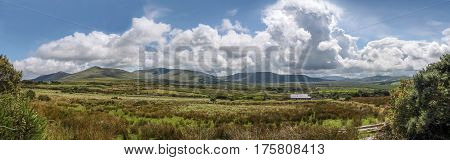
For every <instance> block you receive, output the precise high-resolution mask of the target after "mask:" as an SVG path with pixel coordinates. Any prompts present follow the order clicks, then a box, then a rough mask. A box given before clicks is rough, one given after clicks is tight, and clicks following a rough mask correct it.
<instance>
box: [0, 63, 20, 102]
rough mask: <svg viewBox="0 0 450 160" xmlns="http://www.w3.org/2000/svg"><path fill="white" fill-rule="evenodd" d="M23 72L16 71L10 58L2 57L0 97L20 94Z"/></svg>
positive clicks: (0, 65)
mask: <svg viewBox="0 0 450 160" xmlns="http://www.w3.org/2000/svg"><path fill="white" fill-rule="evenodd" d="M21 79H22V72H20V71H16V70H15V69H14V66H13V65H12V64H11V63H10V62H9V60H8V58H6V56H4V55H0V95H2V94H18V93H19V91H20V81H21Z"/></svg>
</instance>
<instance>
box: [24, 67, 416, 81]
mask: <svg viewBox="0 0 450 160" xmlns="http://www.w3.org/2000/svg"><path fill="white" fill-rule="evenodd" d="M138 78H139V79H145V80H147V81H167V82H178V83H217V82H220V81H222V82H234V83H295V82H327V81H328V82H330V81H346V82H390V81H398V80H400V79H405V78H407V77H390V76H374V77H366V78H361V79H350V78H345V77H339V76H328V77H320V78H314V77H309V76H306V75H280V74H275V73H271V72H255V73H237V74H233V75H229V76H223V77H217V76H213V75H210V74H207V73H203V72H198V71H191V70H182V69H167V68H155V69H148V70H137V71H134V72H128V71H125V70H121V69H113V68H101V67H92V68H89V69H87V70H84V71H81V72H78V73H74V74H69V73H65V72H57V73H53V74H49V75H43V76H39V77H37V78H35V79H33V80H32V81H34V82H50V81H60V82H86V81H124V80H125V81H126V80H136V79H138Z"/></svg>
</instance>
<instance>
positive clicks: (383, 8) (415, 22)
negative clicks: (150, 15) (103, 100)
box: [0, 0, 450, 60]
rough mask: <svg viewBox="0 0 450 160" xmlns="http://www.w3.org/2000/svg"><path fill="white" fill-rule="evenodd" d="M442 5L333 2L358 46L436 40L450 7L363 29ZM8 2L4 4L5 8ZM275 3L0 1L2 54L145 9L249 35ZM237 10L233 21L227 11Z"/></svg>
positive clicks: (105, 27)
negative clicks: (237, 25)
mask: <svg viewBox="0 0 450 160" xmlns="http://www.w3.org/2000/svg"><path fill="white" fill-rule="evenodd" d="M442 1H443V0H425V1H424V0H395V1H392V0H332V1H331V2H333V3H335V4H337V5H338V6H340V7H341V8H343V9H344V16H343V17H344V18H342V19H343V20H342V21H341V23H340V24H339V25H340V26H342V27H343V28H344V29H346V30H347V32H350V31H353V30H355V32H354V33H353V35H354V36H358V37H360V38H361V40H360V42H359V44H360V45H361V44H364V43H365V42H367V41H370V40H373V39H377V38H381V37H383V36H387V35H390V36H396V37H399V38H402V39H420V40H435V39H439V38H440V37H441V32H442V30H444V29H445V28H447V27H448V26H449V22H450V14H449V10H450V2H449V3H442V4H440V5H436V6H432V7H430V8H426V9H423V10H420V11H418V12H415V13H413V14H408V15H407V16H403V17H400V18H398V19H395V20H392V21H388V22H385V23H382V24H378V25H376V26H374V27H371V28H367V29H362V30H360V28H362V27H365V26H370V25H371V24H374V23H377V22H380V21H383V20H386V19H390V18H392V17H396V16H400V15H404V14H407V13H410V12H411V11H414V10H417V9H420V8H423V7H426V6H430V5H433V4H435V3H438V2H442ZM5 2H6V3H5ZM274 2H275V1H274V0H244V1H243V0H227V1H222V0H194V1H181V0H64V1H62V0H39V1H36V0H1V1H0V52H1V53H3V54H6V55H8V56H9V57H10V58H11V59H13V60H18V59H23V58H25V57H27V56H28V54H29V52H31V51H33V50H34V49H36V47H38V46H39V45H40V44H42V43H45V42H48V41H51V40H54V39H58V38H61V37H64V36H66V35H70V34H72V33H74V32H84V33H88V32H91V31H92V30H99V31H102V32H105V33H121V32H123V31H125V30H126V29H128V28H129V27H130V21H131V18H133V17H140V16H142V15H144V8H146V7H147V8H157V9H159V10H161V11H162V15H160V16H158V21H161V22H164V23H168V24H171V25H172V26H173V27H176V28H181V29H188V28H193V27H196V26H197V25H198V24H199V23H202V24H208V25H211V26H216V25H220V23H221V19H223V18H227V17H228V18H230V19H233V20H239V21H240V22H241V23H242V25H243V26H245V27H247V28H249V29H250V30H252V31H258V30H262V29H263V28H264V25H263V23H262V22H261V11H262V10H263V9H264V8H265V7H266V6H267V5H269V4H271V3H274ZM233 9H237V11H238V12H237V14H236V15H235V16H232V17H231V15H229V14H227V12H228V11H230V10H233Z"/></svg>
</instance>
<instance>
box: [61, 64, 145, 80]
mask: <svg viewBox="0 0 450 160" xmlns="http://www.w3.org/2000/svg"><path fill="white" fill-rule="evenodd" d="M136 78H137V77H136V75H135V74H134V73H130V72H127V71H124V70H121V69H112V68H101V67H92V68H89V69H87V70H84V71H81V72H78V73H74V74H72V75H70V76H67V77H63V78H61V79H60V80H59V81H117V80H133V79H136Z"/></svg>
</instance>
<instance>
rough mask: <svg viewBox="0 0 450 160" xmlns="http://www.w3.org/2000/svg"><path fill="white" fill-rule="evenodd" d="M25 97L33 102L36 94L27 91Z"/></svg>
mask: <svg viewBox="0 0 450 160" xmlns="http://www.w3.org/2000/svg"><path fill="white" fill-rule="evenodd" d="M25 97H27V98H29V99H30V100H33V99H35V98H36V92H34V91H33V90H28V91H27V92H26V93H25Z"/></svg>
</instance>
